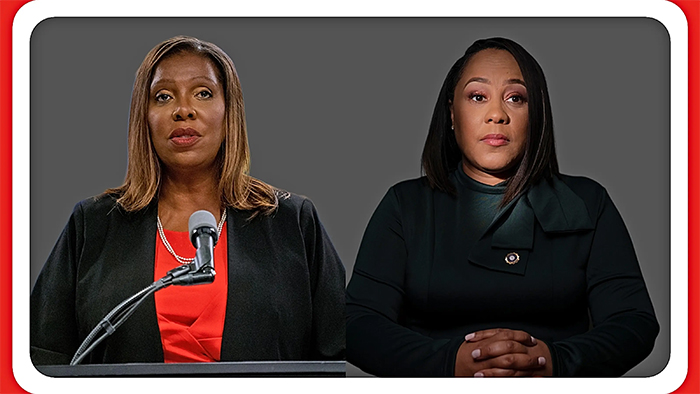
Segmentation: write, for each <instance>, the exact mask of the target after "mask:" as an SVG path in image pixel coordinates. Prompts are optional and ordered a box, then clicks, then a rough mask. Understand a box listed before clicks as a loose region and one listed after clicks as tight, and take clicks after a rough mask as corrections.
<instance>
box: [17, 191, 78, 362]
mask: <svg viewBox="0 0 700 394" xmlns="http://www.w3.org/2000/svg"><path fill="white" fill-rule="evenodd" d="M82 217H83V215H82V209H81V206H80V204H78V205H76V206H75V208H74V210H73V214H72V215H71V217H70V220H69V221H68V224H67V225H66V227H65V228H64V229H63V232H62V233H61V236H60V237H59V239H58V241H57V242H56V245H55V246H54V248H53V250H52V251H51V254H50V255H49V258H48V260H47V261H46V263H45V264H44V268H43V269H42V271H41V274H40V275H39V277H38V279H37V282H36V284H35V285H34V289H33V290H32V295H31V298H30V306H29V307H30V312H29V315H30V340H29V342H30V346H31V352H30V354H31V358H32V362H33V363H34V364H35V365H48V364H69V363H70V360H71V359H72V358H73V354H74V353H75V351H76V350H77V349H78V346H79V345H80V339H79V337H78V328H77V322H76V318H75V316H76V314H75V287H76V283H75V278H76V264H77V261H78V260H79V254H80V251H81V249H82V236H81V234H82V233H83V221H82Z"/></svg>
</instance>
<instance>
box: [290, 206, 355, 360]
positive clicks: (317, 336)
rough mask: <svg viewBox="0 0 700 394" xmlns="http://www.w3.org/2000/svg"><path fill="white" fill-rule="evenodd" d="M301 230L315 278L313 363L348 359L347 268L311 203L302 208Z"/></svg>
mask: <svg viewBox="0 0 700 394" xmlns="http://www.w3.org/2000/svg"><path fill="white" fill-rule="evenodd" d="M300 222H301V227H302V233H303V236H304V244H305V245H306V256H307V259H308V263H309V272H310V275H311V298H312V304H313V321H312V325H313V333H314V335H313V339H312V340H313V344H312V345H313V348H312V349H311V353H312V354H311V359H313V360H343V359H345V324H344V320H345V311H344V308H343V305H344V299H343V298H344V297H343V293H344V289H345V267H344V266H343V264H342V262H341V261H340V257H339V256H338V254H337V253H336V251H335V248H334V247H333V244H332V243H331V240H330V238H329V237H328V234H326V230H325V229H324V228H323V225H322V224H321V221H320V220H319V218H318V213H317V212H316V209H315V208H314V206H313V204H312V203H311V201H309V200H304V201H303V203H302V206H301V218H300Z"/></svg>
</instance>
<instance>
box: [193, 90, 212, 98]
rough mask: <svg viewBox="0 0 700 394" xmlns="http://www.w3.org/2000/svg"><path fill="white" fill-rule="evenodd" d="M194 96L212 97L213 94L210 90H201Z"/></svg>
mask: <svg viewBox="0 0 700 394" xmlns="http://www.w3.org/2000/svg"><path fill="white" fill-rule="evenodd" d="M196 96H197V97H199V98H203V99H208V98H212V97H214V95H212V94H211V92H210V91H208V90H202V91H201V92H199V93H197V94H196Z"/></svg>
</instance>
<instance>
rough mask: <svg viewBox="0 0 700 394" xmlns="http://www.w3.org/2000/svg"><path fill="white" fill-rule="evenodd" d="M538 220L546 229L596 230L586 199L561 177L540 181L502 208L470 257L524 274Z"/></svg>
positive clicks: (557, 231) (476, 261)
mask: <svg viewBox="0 0 700 394" xmlns="http://www.w3.org/2000/svg"><path fill="white" fill-rule="evenodd" d="M535 222H537V223H539V225H540V227H542V230H543V231H544V232H545V233H571V232H579V231H588V230H593V229H594V226H593V222H592V221H591V218H590V215H589V214H588V209H587V208H586V204H585V203H584V201H583V200H582V199H581V197H579V196H578V195H576V194H575V193H574V192H573V190H571V189H570V188H569V187H568V186H567V185H566V184H565V183H564V182H563V181H562V180H560V179H559V178H558V177H554V179H552V181H545V180H543V181H541V182H539V183H538V184H537V185H535V186H533V187H532V188H531V189H530V190H529V191H528V192H527V193H525V194H524V195H523V196H521V197H519V198H516V199H514V200H513V201H511V202H510V203H509V204H508V205H506V206H505V207H504V208H503V209H501V210H500V211H499V213H498V214H497V215H496V217H495V218H494V219H493V221H492V222H491V224H490V225H489V227H488V228H487V229H486V231H485V232H484V235H483V236H482V237H481V238H480V239H479V241H478V242H477V243H476V245H475V246H474V248H473V249H472V251H471V253H470V254H469V261H470V262H472V263H474V264H476V265H480V266H482V267H484V268H488V269H492V270H496V271H501V272H509V273H513V274H518V275H525V269H526V268H527V261H528V257H529V255H530V252H531V251H532V247H533V241H534V233H535Z"/></svg>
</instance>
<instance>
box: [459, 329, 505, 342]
mask: <svg viewBox="0 0 700 394" xmlns="http://www.w3.org/2000/svg"><path fill="white" fill-rule="evenodd" d="M503 330H504V329H503V328H492V329H489V330H481V331H476V332H472V333H471V334H467V335H465V336H464V340H465V341H467V342H479V341H481V340H484V339H487V338H491V337H492V336H494V335H496V334H498V333H499V332H501V331H503Z"/></svg>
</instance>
